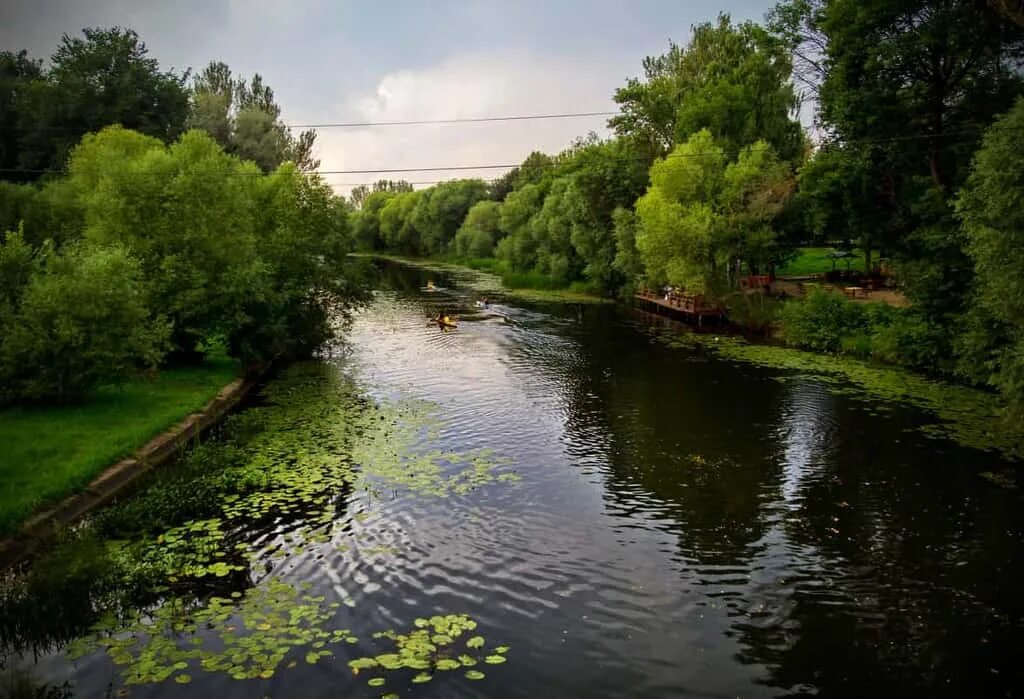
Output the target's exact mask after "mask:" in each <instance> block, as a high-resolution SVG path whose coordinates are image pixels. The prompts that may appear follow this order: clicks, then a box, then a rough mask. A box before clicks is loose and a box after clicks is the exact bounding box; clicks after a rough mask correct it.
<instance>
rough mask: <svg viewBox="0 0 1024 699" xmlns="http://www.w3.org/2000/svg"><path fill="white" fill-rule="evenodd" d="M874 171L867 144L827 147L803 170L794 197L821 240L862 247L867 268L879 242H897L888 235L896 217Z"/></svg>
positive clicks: (809, 226)
mask: <svg viewBox="0 0 1024 699" xmlns="http://www.w3.org/2000/svg"><path fill="white" fill-rule="evenodd" d="M874 174H875V170H874V167H873V164H872V162H871V160H870V158H869V156H868V153H867V152H866V149H861V148H856V147H854V146H847V147H844V146H841V145H834V146H827V147H825V148H823V149H821V150H819V151H818V152H817V153H815V155H814V157H813V158H811V159H810V160H809V161H808V162H807V163H806V164H805V165H804V166H803V167H802V168H801V169H800V172H799V180H798V181H799V187H800V189H799V193H798V194H797V196H796V202H795V206H796V207H797V208H798V209H799V211H800V212H801V214H802V215H803V218H804V220H805V222H806V224H807V228H808V229H809V230H810V231H811V232H812V233H813V234H814V235H815V236H816V237H817V238H818V239H819V240H836V239H842V240H845V241H847V242H848V243H850V244H851V245H853V244H856V245H857V246H858V247H860V249H861V250H862V251H863V253H864V268H865V269H866V270H870V269H871V260H872V253H873V252H874V250H875V249H876V247H877V246H879V245H881V246H883V247H885V246H889V245H891V242H892V241H891V240H890V239H888V238H889V237H888V236H887V235H886V233H887V232H889V231H890V230H891V223H892V222H891V221H890V220H888V217H887V216H886V215H885V211H886V206H885V202H884V201H881V202H880V201H878V198H879V190H878V187H877V183H876V182H875V179H874Z"/></svg>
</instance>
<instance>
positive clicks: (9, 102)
mask: <svg viewBox="0 0 1024 699" xmlns="http://www.w3.org/2000/svg"><path fill="white" fill-rule="evenodd" d="M42 78H43V69H42V61H38V60H33V59H31V58H29V57H28V53H27V52H26V51H19V52H18V53H12V52H10V51H0V177H2V178H5V179H12V180H25V179H34V178H33V177H30V176H28V175H27V174H23V175H19V173H18V172H16V171H17V170H19V169H20V168H21V157H20V153H21V146H20V143H21V138H22V131H21V129H22V127H23V126H25V122H24V121H23V117H22V111H23V110H24V109H25V99H26V94H27V92H28V91H29V89H30V88H31V85H32V83H34V82H36V81H40V80H42Z"/></svg>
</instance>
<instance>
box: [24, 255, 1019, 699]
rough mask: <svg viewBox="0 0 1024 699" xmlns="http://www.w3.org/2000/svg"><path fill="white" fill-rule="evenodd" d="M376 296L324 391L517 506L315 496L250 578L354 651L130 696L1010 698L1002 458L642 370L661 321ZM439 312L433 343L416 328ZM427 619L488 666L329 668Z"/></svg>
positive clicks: (1012, 673)
mask: <svg viewBox="0 0 1024 699" xmlns="http://www.w3.org/2000/svg"><path fill="white" fill-rule="evenodd" d="M382 272H383V276H382V279H383V281H382V284H381V289H380V291H378V292H377V294H376V295H375V299H374V301H373V303H372V305H371V306H370V307H369V308H368V309H367V310H366V311H365V312H362V313H361V314H360V315H359V316H358V317H357V318H356V320H355V323H354V325H353V327H352V329H351V331H350V333H349V337H348V340H347V342H345V343H344V344H343V345H342V346H340V347H339V348H337V351H335V352H334V353H333V354H332V356H331V357H329V358H327V359H325V360H324V362H325V364H326V368H325V369H322V370H323V371H326V372H327V374H326V375H333V376H335V377H336V379H337V380H338V381H344V382H349V383H350V384H351V385H352V386H353V387H355V389H354V390H357V391H358V392H359V393H360V394H361V395H363V396H366V397H368V398H370V399H372V400H374V401H377V402H379V403H381V404H401V402H403V401H406V402H409V401H411V402H415V403H417V404H420V403H419V402H420V401H426V402H429V403H431V404H433V405H436V406H437V408H436V413H435V414H436V417H437V419H438V423H437V425H436V434H433V435H431V436H429V437H423V439H424V440H425V441H428V440H429V442H430V445H429V448H430V449H432V450H441V451H444V450H452V451H453V452H460V453H468V452H473V450H485V451H482V452H481V453H487V454H493V456H494V458H495V459H497V460H498V462H500V466H499V467H497V470H496V471H495V473H499V472H500V473H507V474H515V475H516V476H518V480H515V481H513V480H512V479H511V478H510V479H508V480H500V481H499V480H497V479H490V480H488V481H487V482H485V483H482V484H480V485H479V486H477V487H474V488H472V489H468V490H466V491H465V492H457V493H448V494H447V496H445V497H438V496H437V495H436V494H430V493H422V492H420V493H417V492H410V489H409V488H406V487H403V486H402V485H401V484H399V485H397V486H394V487H384V488H381V489H379V490H378V492H376V494H375V495H373V496H372V497H368V495H367V493H366V492H365V490H364V489H361V488H358V487H355V488H346V489H344V490H342V491H339V502H338V506H337V515H336V517H337V520H338V521H339V522H343V526H335V527H334V528H333V529H331V539H330V541H329V542H327V543H326V544H324V542H322V541H321V542H320V543H319V544H313V545H311V546H309V547H308V548H307V549H306V550H304V551H301V552H298V553H295V554H294V555H288V556H285V557H284V558H283V559H282V558H281V557H278V558H276V559H274V561H273V563H272V565H271V564H270V563H269V562H268V566H267V568H266V569H263V568H261V567H257V566H253V569H252V570H251V571H247V572H246V576H247V580H248V582H247V584H249V585H255V586H257V587H259V586H260V585H265V584H266V582H265V581H266V580H269V579H270V578H271V576H274V577H280V578H281V579H283V580H285V581H287V582H290V583H294V584H298V583H310V584H311V590H310V593H311V594H315V595H322V596H323V597H324V599H325V600H326V601H327V602H333V601H338V602H343V604H342V605H341V606H340V607H339V608H338V611H337V612H336V613H335V614H334V616H332V617H331V619H330V621H329V622H328V628H329V629H330V628H344V629H348V630H351V633H352V635H353V636H354V637H358V643H353V644H342V647H341V648H338V649H336V650H335V652H334V656H333V657H330V658H325V659H323V660H321V661H320V662H317V663H315V664H305V663H301V662H300V663H298V664H297V666H296V667H293V668H289V669H282V670H281V671H280V672H278V673H277V674H276V675H275V676H274V677H273V678H271V679H267V680H242V681H238V680H233V679H231V678H230V677H228V676H226V675H225V674H223V673H216V672H214V673H203V672H202V671H197V672H193V673H192V683H191V685H190V686H188V687H182V686H179V685H176V684H175V683H173V682H165V683H160V684H144V685H140V686H133V687H131V688H130V695H131V696H136V697H164V696H167V697H172V696H187V695H196V694H198V695H201V696H220V697H223V698H224V699H229V698H232V697H251V696H274V697H292V696H303V697H337V696H380V695H381V694H382V693H383V692H386V691H390V692H396V693H398V694H399V695H400V696H423V697H428V696H434V697H461V696H466V697H470V696H487V697H548V696H551V697H555V696H602V697H620V696H621V697H627V696H628V697H668V696H693V697H736V696H744V697H748V696H799V695H811V694H821V695H825V696H858V697H862V696H899V697H906V696H966V695H971V696H981V695H987V696H1011V695H1014V694H1015V693H1016V692H1018V691H1020V690H1018V687H1021V684H1020V681H1021V679H1022V674H1021V673H1022V670H1021V661H1022V660H1024V654H1022V649H1024V624H1022V611H1024V605H1022V602H1021V595H1020V588H1021V583H1022V581H1024V575H1022V574H1024V564H1022V560H1024V558H1022V556H1021V554H1022V551H1024V548H1022V533H1024V507H1022V505H1024V498H1022V496H1021V491H1020V490H1019V489H1016V488H1013V487H1006V486H1007V485H1012V483H1010V484H1005V483H1004V485H1003V487H1000V486H999V485H997V484H993V483H992V482H990V481H988V480H986V479H984V478H982V477H980V476H979V473H981V472H984V471H992V470H995V471H1000V472H1005V471H1006V469H1007V468H1008V465H1007V464H1005V463H1002V462H1000V461H999V459H998V457H996V456H994V455H992V454H989V453H986V452H980V451H976V450H969V449H964V448H961V447H958V446H956V445H955V444H952V443H950V442H947V441H942V440H936V439H932V438H929V437H927V436H925V435H924V434H923V433H922V432H921V431H919V430H918V429H917V428H918V427H920V426H922V425H927V424H928V423H929V422H930V421H933V420H934V418H933V417H931V416H929V415H927V414H924V413H922V412H921V411H919V410H915V409H912V408H909V407H901V406H898V405H885V406H881V405H873V404H871V403H870V402H865V401H863V400H855V399H853V398H851V397H850V396H846V395H842V394H841V393H840V394H837V393H836V392H835V391H834V388H835V386H834V385H833V384H831V383H823V382H821V381H819V380H817V379H815V378H814V377H813V376H801V375H799V373H793V372H787V373H786V374H785V375H783V374H782V373H781V372H778V371H772V370H770V369H765V368H757V367H751V366H747V365H743V364H739V363H733V362H729V361H724V360H717V359H714V358H713V357H709V356H708V355H707V354H706V353H701V352H698V351H695V350H687V349H682V348H669V347H666V346H664V345H663V344H661V343H658V342H655V341H652V334H656V333H661V332H664V331H665V328H664V322H663V321H660V320H658V319H654V318H651V317H648V316H644V315H642V314H638V313H636V312H634V311H630V310H629V309H625V308H621V307H604V306H587V307H583V306H575V305H551V306H539V307H538V306H533V307H530V308H524V307H522V306H521V305H516V304H515V303H513V302H511V301H509V302H507V303H501V302H500V299H499V303H498V304H496V305H494V306H492V307H491V308H489V309H486V310H483V309H478V308H476V307H474V305H473V301H474V300H475V298H476V296H475V295H474V293H473V292H472V291H471V290H470V289H468V288H466V287H465V286H463V285H462V282H463V281H464V280H461V279H459V278H457V277H452V276H449V275H442V274H439V273H437V272H427V271H423V270H416V269H410V268H403V267H399V266H396V265H393V264H386V265H384V266H383V268H382ZM428 278H429V279H432V280H433V281H434V282H435V283H436V285H437V286H439V287H441V289H440V290H437V291H427V290H426V289H425V288H424V287H425V285H426V281H427V279H428ZM441 308H443V309H445V310H447V311H448V312H450V313H455V314H457V315H459V316H460V322H459V326H458V328H457V329H456V330H453V331H444V330H442V329H441V328H439V327H437V326H436V325H430V324H429V323H428V322H427V321H426V319H427V318H429V317H430V316H431V315H433V314H435V313H436V312H437V311H438V310H439V309H441ZM652 327H656V332H655V333H652V331H651V328H652ZM671 331H672V332H676V331H679V332H682V330H681V329H677V328H673V329H671ZM780 379H781V380H780ZM287 380H289V379H288V377H287V376H283V377H282V378H280V379H278V381H287ZM337 395H338V394H337V393H334V392H330V391H327V392H313V393H312V394H311V395H310V397H309V400H311V401H323V402H329V401H332V400H335V399H337ZM880 407H884V408H887V409H886V410H885V411H883V412H880V411H878V410H877V408H880ZM325 408H326V409H329V408H330V406H329V405H326V406H325ZM384 480H385V482H386V481H387V478H385V479H384ZM357 515H358V516H357ZM275 526H277V525H275ZM278 534H279V532H277V533H275V532H269V533H268V532H267V531H262V532H261V533H260V534H259V536H260V537H264V538H267V537H271V538H272V537H273V536H277V535H278ZM302 535H303V536H308V534H302ZM253 536H256V534H253ZM346 542H347V543H346ZM435 614H441V615H445V614H468V615H469V616H471V617H472V618H473V619H474V620H475V621H476V622H477V624H478V629H479V632H480V633H481V634H483V635H484V636H486V638H487V639H488V642H489V643H490V642H491V640H492V639H493V641H494V642H500V643H502V644H504V645H507V646H508V647H509V651H508V654H507V655H508V662H507V663H504V664H501V665H487V666H482V667H483V669H484V670H486V675H487V677H486V679H484V680H480V681H476V682H474V681H469V680H467V679H465V678H464V677H463V675H462V673H447V674H446V673H435V677H434V679H433V680H432V681H431V682H427V683H424V684H417V685H411V684H409V682H408V679H407V678H406V679H403V680H396V681H391V680H389V684H388V686H387V687H385V688H383V689H376V688H372V687H368V686H367V684H366V677H367V674H366V673H361V674H359V675H354V674H353V673H352V671H351V670H350V669H349V667H348V665H347V660H348V659H349V658H351V657H358V656H359V655H362V654H370V655H372V654H374V653H380V652H384V651H383V650H381V645H380V641H379V640H374V639H373V638H372V634H373V632H374V631H378V630H383V629H407V628H409V627H410V626H411V624H412V623H413V620H414V619H415V618H417V617H429V616H431V615H435ZM300 657H301V654H300ZM39 672H40V673H41V674H42V676H43V677H45V678H46V679H50V680H53V681H63V680H65V679H68V680H70V681H71V683H72V686H73V687H74V688H75V690H76V693H77V694H78V695H80V696H103V695H104V694H106V693H107V692H114V691H116V690H117V689H118V688H119V687H121V675H120V671H119V670H118V668H117V667H116V666H114V665H113V664H112V663H111V662H110V660H109V659H108V658H107V657H106V656H105V655H104V654H102V653H94V654H91V655H89V656H87V657H85V658H83V659H81V660H77V661H74V662H71V661H68V660H67V659H66V658H64V656H63V655H62V654H59V653H58V654H53V655H51V656H49V657H46V658H44V659H43V660H42V661H41V664H40V669H39Z"/></svg>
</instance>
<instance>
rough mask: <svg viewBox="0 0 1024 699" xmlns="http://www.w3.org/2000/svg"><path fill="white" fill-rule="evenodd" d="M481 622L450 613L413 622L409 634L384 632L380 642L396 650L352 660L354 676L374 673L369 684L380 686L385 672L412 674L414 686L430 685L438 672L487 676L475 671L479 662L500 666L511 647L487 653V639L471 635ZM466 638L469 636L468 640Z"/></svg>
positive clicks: (469, 676)
mask: <svg viewBox="0 0 1024 699" xmlns="http://www.w3.org/2000/svg"><path fill="white" fill-rule="evenodd" d="M476 628H477V623H476V621H474V620H473V619H471V618H470V617H469V616H467V615H465V614H449V615H447V616H432V617H430V618H420V619H416V620H415V621H414V622H413V628H411V629H409V630H408V631H406V632H405V633H397V632H395V631H381V632H378V633H375V634H373V637H374V638H376V639H388V640H390V641H392V642H393V643H394V645H395V648H394V650H393V651H392V652H388V653H381V654H379V655H375V656H363V657H360V658H354V659H352V660H350V661H349V663H348V666H349V667H350V668H351V669H352V672H353V673H354V674H357V675H358V674H359V673H360V672H372V673H374V676H373V677H371V678H370V679H369V680H368V682H367V684H369V685H370V686H371V687H379V686H382V685H384V684H385V683H386V680H385V679H384V678H383V677H382V676H381V673H395V672H398V671H412V672H414V673H415V674H414V675H413V676H412V677H411V679H410V680H409V681H410V682H412V683H413V684H422V683H425V682H430V681H431V680H432V679H434V676H435V675H436V674H437V673H445V672H454V671H456V670H464V671H465V676H466V678H468V679H471V680H481V679H483V678H484V677H485V675H484V673H483V672H481V671H480V670H472V669H467V668H472V667H473V666H475V665H477V664H478V663H479V662H481V661H482V662H484V663H487V664H491V665H498V664H501V663H504V662H505V661H506V653H508V650H509V649H508V646H497V647H495V648H494V649H493V651H492V652H490V653H489V654H485V653H486V651H485V650H484V647H485V646H486V641H485V639H484V637H483V636H479V635H473V636H469V634H470V633H471V632H473V631H475V630H476ZM463 636H469V637H468V638H466V639H465V640H464V641H463V640H462V639H463Z"/></svg>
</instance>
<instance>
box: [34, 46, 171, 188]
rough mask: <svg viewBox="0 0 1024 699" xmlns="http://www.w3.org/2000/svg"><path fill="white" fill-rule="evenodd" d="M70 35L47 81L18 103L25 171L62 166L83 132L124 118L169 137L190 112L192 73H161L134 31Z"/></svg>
mask: <svg viewBox="0 0 1024 699" xmlns="http://www.w3.org/2000/svg"><path fill="white" fill-rule="evenodd" d="M82 34H83V36H84V38H79V37H72V36H69V35H67V34H65V35H64V36H63V38H62V40H61V44H60V46H59V47H58V48H57V51H56V52H55V53H54V54H53V56H52V58H51V67H50V70H49V72H48V73H47V75H46V79H45V80H36V81H34V82H33V83H32V84H31V86H30V89H28V90H27V91H26V93H25V95H24V98H23V99H22V100H21V106H20V107H19V112H18V118H19V124H18V125H19V131H20V132H21V140H20V142H19V150H20V151H21V152H20V156H19V161H20V165H21V167H22V168H26V169H62V168H63V167H64V165H65V162H66V159H67V156H68V153H69V152H70V151H71V149H72V147H73V146H74V145H75V144H76V143H77V142H78V141H79V139H81V138H82V136H83V135H85V134H87V133H89V132H92V131H97V130H99V129H101V128H103V127H104V126H108V125H110V124H120V125H122V126H124V127H125V128H129V129H133V130H135V131H139V132H140V133H144V134H147V135H150V136H155V137H157V138H159V139H161V140H162V141H164V142H165V143H166V142H170V141H173V140H174V139H175V138H177V137H178V136H179V135H180V134H181V133H182V132H183V130H184V127H185V121H186V118H187V116H188V94H187V91H186V89H185V80H186V77H187V75H178V74H176V73H174V72H173V71H162V70H161V69H160V65H159V63H158V62H157V61H156V59H154V58H150V57H149V56H148V50H147V49H146V45H145V44H144V43H143V42H142V41H141V40H140V39H139V36H138V34H136V33H135V32H134V31H132V30H130V29H121V28H119V27H114V28H111V29H84V30H82Z"/></svg>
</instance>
